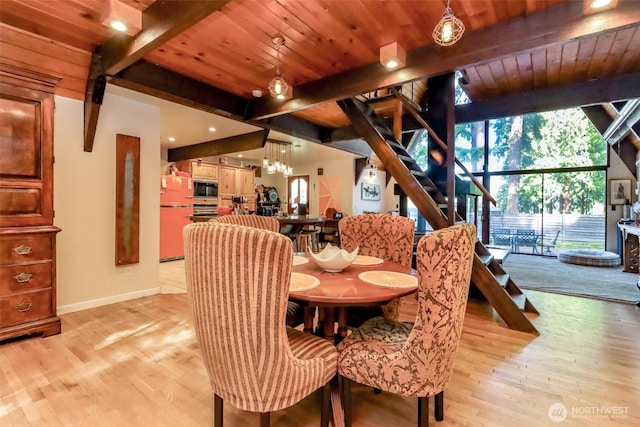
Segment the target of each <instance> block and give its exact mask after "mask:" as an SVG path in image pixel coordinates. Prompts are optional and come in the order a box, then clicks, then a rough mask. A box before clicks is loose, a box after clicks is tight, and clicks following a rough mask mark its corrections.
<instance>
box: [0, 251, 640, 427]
mask: <svg viewBox="0 0 640 427" xmlns="http://www.w3.org/2000/svg"><path fill="white" fill-rule="evenodd" d="M161 271H162V272H163V274H162V275H163V278H162V283H161V285H162V286H163V287H164V290H163V292H167V293H163V294H160V295H155V296H150V297H145V298H140V299H137V300H134V301H129V302H123V303H118V304H113V305H110V306H105V307H100V308H95V309H91V310H85V311H81V312H77V313H70V314H66V315H64V316H62V331H63V332H62V334H61V335H57V336H52V337H49V338H44V339H41V338H31V339H26V340H20V341H15V342H10V343H7V344H4V345H2V346H0V425H1V426H3V427H6V426H47V427H49V426H83V427H84V426H207V425H212V424H213V420H212V414H213V399H212V393H211V390H210V387H209V380H208V378H207V375H206V372H205V369H204V366H203V363H202V359H201V356H200V353H199V349H198V346H197V344H196V340H195V337H194V333H193V329H192V325H191V320H190V316H189V313H188V307H187V297H186V295H184V294H176V293H171V292H180V287H181V286H183V285H180V283H182V282H183V281H182V278H181V275H182V274H183V272H182V264H181V263H180V262H176V263H174V262H172V263H163V264H161ZM172 287H173V288H172ZM529 294H530V296H531V299H532V300H533V302H534V304H535V306H536V307H537V308H538V309H539V310H540V312H541V313H542V314H541V315H540V316H539V317H538V318H536V319H535V325H536V327H537V328H538V329H539V330H540V332H541V336H539V337H533V336H530V335H526V334H522V333H518V332H514V331H511V330H509V329H507V328H506V327H504V326H503V325H502V323H501V322H500V320H499V318H497V316H496V315H495V314H494V312H493V311H492V310H491V309H490V308H488V307H487V305H486V304H483V303H479V302H475V301H472V302H471V303H470V304H469V306H468V310H467V317H466V320H465V325H464V331H463V336H462V341H461V344H460V349H459V352H458V356H457V359H456V364H455V369H454V373H453V377H452V380H451V382H450V383H449V386H448V389H447V390H446V393H445V420H444V421H442V422H438V423H436V422H435V419H434V418H433V411H432V409H430V414H429V415H430V422H431V425H432V426H441V427H446V426H458V425H468V426H505V427H506V426H509V427H512V426H563V427H564V426H608V425H626V426H632V425H639V424H640V385H639V384H640V381H639V380H640V311H639V310H638V308H636V307H635V306H633V305H628V304H619V303H611V302H604V301H598V300H591V299H585V298H578V297H568V296H562V295H553V294H544V293H536V292H529ZM413 309H415V306H414V307H413ZM411 310H412V307H406V306H405V310H404V312H403V314H404V315H405V316H406V315H410V313H411ZM353 399H354V400H353V402H354V425H355V426H358V427H364V426H380V427H387V426H389V427H395V426H414V425H415V424H416V412H417V410H416V401H415V400H414V399H406V398H401V397H398V396H393V395H391V394H388V393H382V394H380V395H375V394H374V393H372V392H371V390H370V389H367V388H364V387H357V388H355V389H354V394H353ZM318 403H319V398H318V396H316V395H314V396H311V397H309V398H307V399H306V400H304V401H302V402H301V403H300V404H298V405H295V406H293V407H291V408H289V409H287V410H283V411H279V412H277V413H275V414H273V415H272V424H271V425H272V426H274V427H277V426H295V427H307V426H309V427H311V426H317V425H319V411H318ZM556 403H562V404H563V405H565V407H566V408H567V410H568V413H569V415H568V417H567V418H566V420H565V421H564V422H561V423H555V422H552V421H551V420H550V418H549V416H548V415H547V414H548V410H549V407H550V406H551V405H552V404H556ZM432 406H433V404H431V407H432ZM614 411H615V412H616V413H617V414H618V417H617V418H612V417H610V416H608V415H603V414H604V413H605V412H607V413H611V412H614ZM225 421H226V426H242V427H244V426H252V425H255V426H257V425H258V418H257V416H256V415H255V414H248V413H244V412H241V411H238V410H236V409H234V408H232V407H230V406H226V407H225Z"/></svg>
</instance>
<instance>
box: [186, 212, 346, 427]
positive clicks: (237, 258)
mask: <svg viewBox="0 0 640 427" xmlns="http://www.w3.org/2000/svg"><path fill="white" fill-rule="evenodd" d="M183 234H184V241H185V273H186V279H187V280H186V282H187V294H188V298H189V306H190V309H191V313H192V315H193V319H194V324H195V330H196V337H197V339H198V343H199V345H200V349H201V351H202V355H203V358H204V365H205V367H206V369H207V373H208V375H209V380H210V383H211V387H212V389H213V393H214V425H215V426H216V427H222V413H223V411H222V405H223V401H226V402H227V403H230V404H231V405H233V406H235V407H236V408H239V409H242V410H245V411H251V412H259V413H260V425H261V427H266V426H268V425H269V413H270V412H272V411H277V410H280V409H284V408H287V407H289V406H292V405H294V404H296V403H297V402H299V401H300V400H302V399H304V398H305V397H307V396H308V395H310V394H311V393H313V392H315V391H316V390H318V389H320V388H322V391H323V393H322V412H321V425H322V426H324V427H326V426H328V424H329V407H330V405H329V400H330V399H329V382H330V380H331V378H332V377H333V376H334V375H335V373H336V359H337V353H336V349H335V347H334V345H333V344H332V343H331V342H329V341H327V340H324V339H322V338H319V337H316V336H314V335H311V334H308V333H305V332H302V331H299V330H297V329H293V328H290V327H287V326H286V325H285V323H284V317H285V313H286V308H287V297H288V294H289V284H290V280H291V266H292V263H293V246H292V245H291V241H290V240H289V239H288V238H287V237H286V236H283V235H282V234H279V233H274V232H271V231H267V230H260V229H257V228H253V227H245V226H239V225H233V224H220V223H216V222H205V223H194V224H190V225H188V226H186V227H185V228H184V231H183Z"/></svg>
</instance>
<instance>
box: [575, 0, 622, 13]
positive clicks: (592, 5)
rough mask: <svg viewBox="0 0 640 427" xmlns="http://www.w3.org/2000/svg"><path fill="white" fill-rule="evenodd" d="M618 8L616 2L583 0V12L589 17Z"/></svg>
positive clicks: (613, 0) (610, 0) (615, 0)
mask: <svg viewBox="0 0 640 427" xmlns="http://www.w3.org/2000/svg"><path fill="white" fill-rule="evenodd" d="M616 6H618V0H583V8H582V9H583V12H584V14H585V15H589V14H592V13H597V12H604V11H605V10H609V9H613V8H614V7H616Z"/></svg>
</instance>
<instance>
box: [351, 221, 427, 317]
mask: <svg viewBox="0 0 640 427" xmlns="http://www.w3.org/2000/svg"><path fill="white" fill-rule="evenodd" d="M338 227H339V230H340V245H341V246H342V248H343V249H346V250H347V251H349V252H352V251H354V250H355V249H356V248H360V249H359V251H358V253H359V254H361V255H367V256H373V257H376V258H382V259H384V260H387V261H392V262H395V263H398V264H402V265H404V266H407V267H410V266H411V257H412V255H413V243H414V242H413V239H414V229H415V222H414V221H413V220H412V219H410V218H407V217H404V216H394V215H387V214H362V215H354V216H350V217H346V218H343V219H342V220H341V221H340V222H339V223H338ZM399 311H400V299H397V300H394V301H391V302H390V303H389V304H386V305H385V306H383V307H381V308H378V307H359V308H350V309H349V320H348V323H349V325H350V326H354V327H357V326H360V325H361V324H362V322H364V321H365V320H367V319H369V318H372V317H376V316H380V315H381V314H383V315H384V316H385V317H387V318H389V319H397V318H398V314H399Z"/></svg>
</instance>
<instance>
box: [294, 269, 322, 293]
mask: <svg viewBox="0 0 640 427" xmlns="http://www.w3.org/2000/svg"><path fill="white" fill-rule="evenodd" d="M319 284H320V280H319V279H318V278H317V277H313V276H311V275H309V274H303V273H295V272H294V273H291V284H290V285H289V291H294V292H299V291H308V290H309V289H313V288H315V287H316V286H318V285H319Z"/></svg>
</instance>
